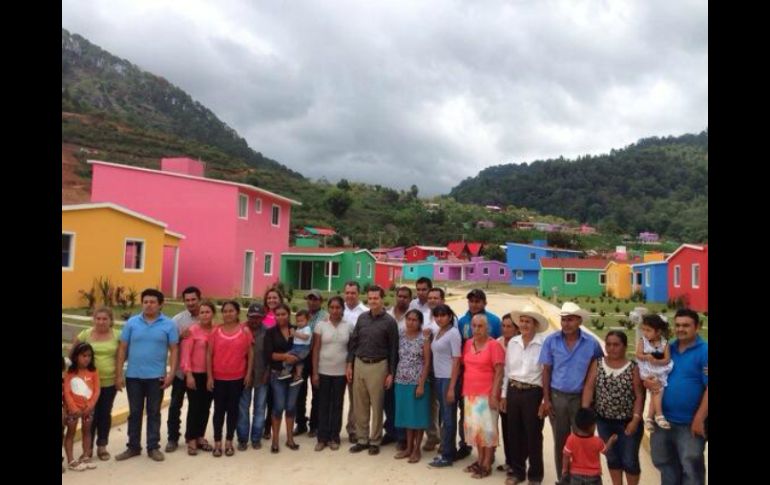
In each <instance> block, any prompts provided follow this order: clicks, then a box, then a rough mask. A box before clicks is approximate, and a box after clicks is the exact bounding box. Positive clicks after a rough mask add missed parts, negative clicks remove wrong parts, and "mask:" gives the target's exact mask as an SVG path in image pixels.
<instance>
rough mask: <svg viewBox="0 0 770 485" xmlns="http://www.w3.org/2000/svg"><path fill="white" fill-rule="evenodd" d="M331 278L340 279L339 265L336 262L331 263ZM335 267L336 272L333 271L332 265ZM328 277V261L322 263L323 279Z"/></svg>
mask: <svg viewBox="0 0 770 485" xmlns="http://www.w3.org/2000/svg"><path fill="white" fill-rule="evenodd" d="M331 263H332V278H339V277H340V263H339V262H338V261H332V262H331ZM335 264H336V265H337V271H334V265H335ZM328 277H329V261H324V278H328Z"/></svg>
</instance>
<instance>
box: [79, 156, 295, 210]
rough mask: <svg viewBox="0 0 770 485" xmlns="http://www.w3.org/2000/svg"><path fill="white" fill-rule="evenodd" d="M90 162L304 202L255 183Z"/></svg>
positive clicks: (95, 161) (91, 161)
mask: <svg viewBox="0 0 770 485" xmlns="http://www.w3.org/2000/svg"><path fill="white" fill-rule="evenodd" d="M88 163H89V164H91V165H104V166H107V167H118V168H125V169H128V170H136V171H138V172H149V173H157V174H162V175H168V176H169V177H180V178H186V179H191V180H200V181H203V182H210V183H212V184H222V185H232V186H235V187H240V188H242V189H247V190H250V191H252V192H257V193H260V194H264V195H267V196H269V197H273V198H275V199H278V200H280V201H283V202H288V203H289V204H293V205H302V202H299V201H296V200H294V199H290V198H288V197H284V196H282V195H278V194H276V193H273V192H270V191H269V190H265V189H260V188H259V187H255V186H254V185H249V184H241V183H238V182H230V181H227V180H217V179H212V178H207V177H196V176H194V175H186V174H182V173H174V172H165V171H163V170H154V169H151V168H144V167H133V166H131V165H122V164H120V163H110V162H103V161H101V160H88Z"/></svg>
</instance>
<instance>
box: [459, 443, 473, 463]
mask: <svg viewBox="0 0 770 485" xmlns="http://www.w3.org/2000/svg"><path fill="white" fill-rule="evenodd" d="M471 450H473V448H472V447H470V446H468V445H465V446H461V447H459V448H458V449H457V453H456V454H455V460H462V459H463V458H467V457H469V456H470V455H471Z"/></svg>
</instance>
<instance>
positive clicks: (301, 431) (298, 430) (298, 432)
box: [294, 424, 307, 436]
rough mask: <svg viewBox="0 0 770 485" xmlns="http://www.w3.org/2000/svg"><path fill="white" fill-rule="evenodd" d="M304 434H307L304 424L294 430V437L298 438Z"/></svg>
mask: <svg viewBox="0 0 770 485" xmlns="http://www.w3.org/2000/svg"><path fill="white" fill-rule="evenodd" d="M305 433H307V426H305V425H304V424H298V425H297V426H296V427H295V428H294V436H300V435H303V434H305Z"/></svg>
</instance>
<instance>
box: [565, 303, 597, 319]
mask: <svg viewBox="0 0 770 485" xmlns="http://www.w3.org/2000/svg"><path fill="white" fill-rule="evenodd" d="M567 315H576V316H578V317H580V318H582V319H583V321H586V320H588V317H589V316H590V313H588V312H587V311H586V310H583V309H582V308H580V307H579V306H578V305H577V303H572V302H571V301H568V302H566V303H564V304H563V305H562V306H561V316H563V317H566V316H567Z"/></svg>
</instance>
